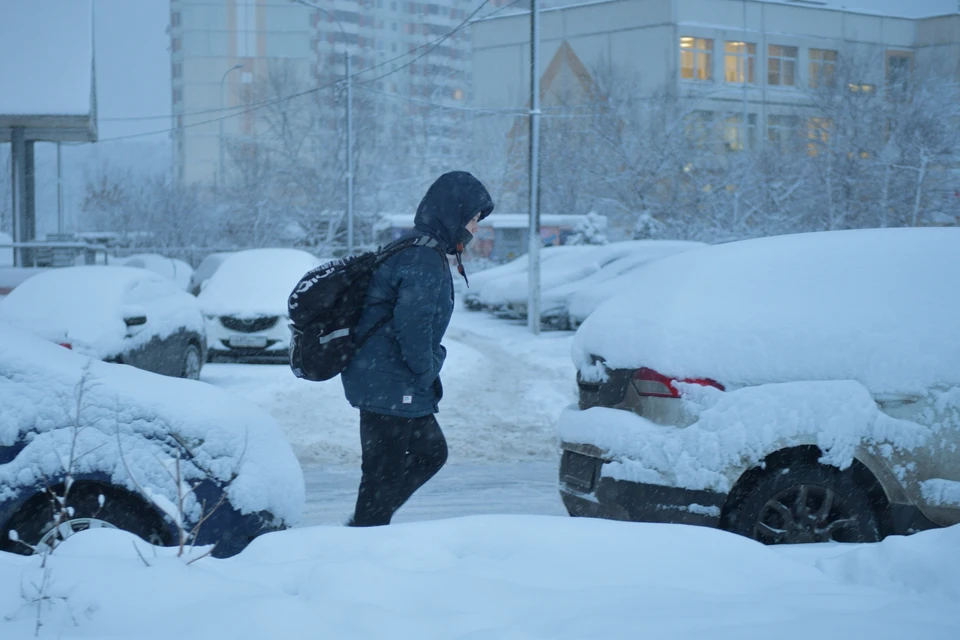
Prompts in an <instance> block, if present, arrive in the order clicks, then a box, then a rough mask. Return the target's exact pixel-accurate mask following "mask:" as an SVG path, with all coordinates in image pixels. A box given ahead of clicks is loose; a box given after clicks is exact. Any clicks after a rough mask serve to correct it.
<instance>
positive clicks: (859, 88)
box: [847, 82, 877, 95]
mask: <svg viewBox="0 0 960 640" xmlns="http://www.w3.org/2000/svg"><path fill="white" fill-rule="evenodd" d="M847 89H849V90H850V93H859V94H863V95H873V94H874V93H876V92H877V87H876V85H872V84H862V83H856V82H851V83H850V84H848V85H847Z"/></svg>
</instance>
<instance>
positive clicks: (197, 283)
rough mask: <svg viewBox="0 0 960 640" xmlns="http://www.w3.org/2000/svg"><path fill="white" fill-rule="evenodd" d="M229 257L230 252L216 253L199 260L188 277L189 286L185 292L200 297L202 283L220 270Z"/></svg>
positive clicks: (231, 253)
mask: <svg viewBox="0 0 960 640" xmlns="http://www.w3.org/2000/svg"><path fill="white" fill-rule="evenodd" d="M231 255H233V252H232V251H218V252H216V253H211V254H210V255H208V256H207V257H205V258H204V259H203V260H201V261H200V264H199V265H197V268H196V269H195V270H194V271H193V273H192V274H191V275H190V285H189V286H188V288H187V291H189V292H190V293H192V294H193V295H195V296H198V295H200V292H201V291H202V290H203V287H204V284H203V283H204V282H206V281H207V280H209V279H210V277H211V276H213V274H214V273H216V272H217V269H219V268H220V265H221V264H223V261H224V260H226V259H227V258H229V257H230V256H231Z"/></svg>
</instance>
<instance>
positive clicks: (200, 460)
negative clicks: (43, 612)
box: [0, 321, 304, 557]
mask: <svg viewBox="0 0 960 640" xmlns="http://www.w3.org/2000/svg"><path fill="white" fill-rule="evenodd" d="M0 406H2V407H3V410H2V411H0V532H3V535H2V536H0V550H3V551H9V552H14V553H26V554H29V553H31V552H33V551H35V550H36V551H45V550H47V549H49V548H52V547H54V546H55V545H56V543H57V541H58V540H59V539H62V538H64V537H67V536H69V535H71V534H72V533H75V532H76V531H80V530H84V529H89V528H94V527H116V528H120V529H125V530H128V531H131V532H133V533H135V534H137V535H139V536H140V537H142V538H143V539H144V540H147V541H148V542H151V543H154V544H159V545H179V544H180V542H181V540H184V541H185V542H186V543H187V544H190V545H201V546H204V545H215V546H214V547H213V549H212V553H213V555H214V556H218V557H224V556H229V555H233V554H235V553H238V552H239V551H240V550H242V549H243V548H244V547H245V546H246V545H247V544H248V543H249V542H250V540H252V539H253V538H254V537H256V536H258V535H260V534H261V533H264V532H267V531H272V530H276V529H281V528H286V527H288V526H290V525H292V524H294V523H296V522H297V520H298V518H299V516H300V512H301V510H302V508H303V502H304V484H303V473H302V470H301V468H300V465H299V463H298V462H297V459H296V457H295V456H294V454H293V451H292V449H291V447H290V445H289V443H288V442H287V441H286V439H285V438H284V436H283V434H282V432H281V431H280V429H279V427H278V426H277V424H276V423H275V422H274V420H273V419H272V418H271V417H270V416H268V415H267V414H266V413H264V412H263V411H261V410H260V409H259V408H258V407H256V406H254V405H250V404H247V403H246V402H245V401H244V400H243V399H242V398H237V397H235V396H233V395H231V394H229V393H227V392H225V391H222V390H220V389H217V388H215V387H212V386H210V385H208V384H205V383H201V382H196V381H192V380H179V379H175V378H168V377H163V376H156V375H152V374H150V373H147V372H144V371H139V370H137V369H133V368H130V367H118V366H116V365H110V364H107V363H103V362H99V361H97V360H94V359H91V358H88V357H85V356H82V355H80V354H77V353H74V352H71V351H69V350H67V349H63V348H61V347H58V346H56V345H54V344H52V343H50V342H48V341H45V340H43V339H40V338H38V337H36V336H33V335H32V334H30V333H28V332H26V331H23V330H21V329H19V328H17V327H14V326H13V325H10V324H9V323H6V322H3V321H0ZM61 505H62V506H61ZM9 532H13V533H9Z"/></svg>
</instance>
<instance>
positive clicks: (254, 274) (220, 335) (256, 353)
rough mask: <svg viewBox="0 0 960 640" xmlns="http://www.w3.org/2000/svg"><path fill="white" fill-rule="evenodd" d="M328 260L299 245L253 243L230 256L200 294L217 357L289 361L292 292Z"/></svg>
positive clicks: (211, 351) (212, 356) (212, 351)
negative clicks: (269, 246) (279, 246)
mask: <svg viewBox="0 0 960 640" xmlns="http://www.w3.org/2000/svg"><path fill="white" fill-rule="evenodd" d="M322 263H323V260H321V259H320V258H317V257H316V256H314V255H313V254H310V253H307V252H306V251H301V250H299V249H249V250H246V251H238V252H237V253H235V254H233V255H231V256H229V257H228V258H227V259H226V260H224V261H223V264H221V265H220V268H218V269H217V270H216V272H215V273H214V274H213V275H212V276H211V277H210V279H209V280H208V281H207V284H206V285H205V286H204V287H203V291H201V292H200V295H199V296H197V300H199V301H200V306H201V307H202V308H203V314H204V317H205V318H206V322H207V340H208V346H209V354H210V355H209V359H210V360H211V361H232V362H241V361H244V362H263V363H271V362H272V363H281V364H283V363H287V362H289V353H288V349H289V344H290V328H289V327H288V326H287V325H288V322H287V298H288V297H289V296H290V292H291V291H293V287H294V286H295V285H296V284H297V282H298V281H299V280H300V278H302V277H303V275H304V274H305V273H306V272H307V271H309V270H311V269H313V268H315V267H318V266H320V264H322Z"/></svg>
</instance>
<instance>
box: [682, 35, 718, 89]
mask: <svg viewBox="0 0 960 640" xmlns="http://www.w3.org/2000/svg"><path fill="white" fill-rule="evenodd" d="M680 77H681V78H683V79H684V80H704V81H706V80H712V79H713V40H711V39H709V38H693V37H690V36H682V37H681V38H680Z"/></svg>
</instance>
